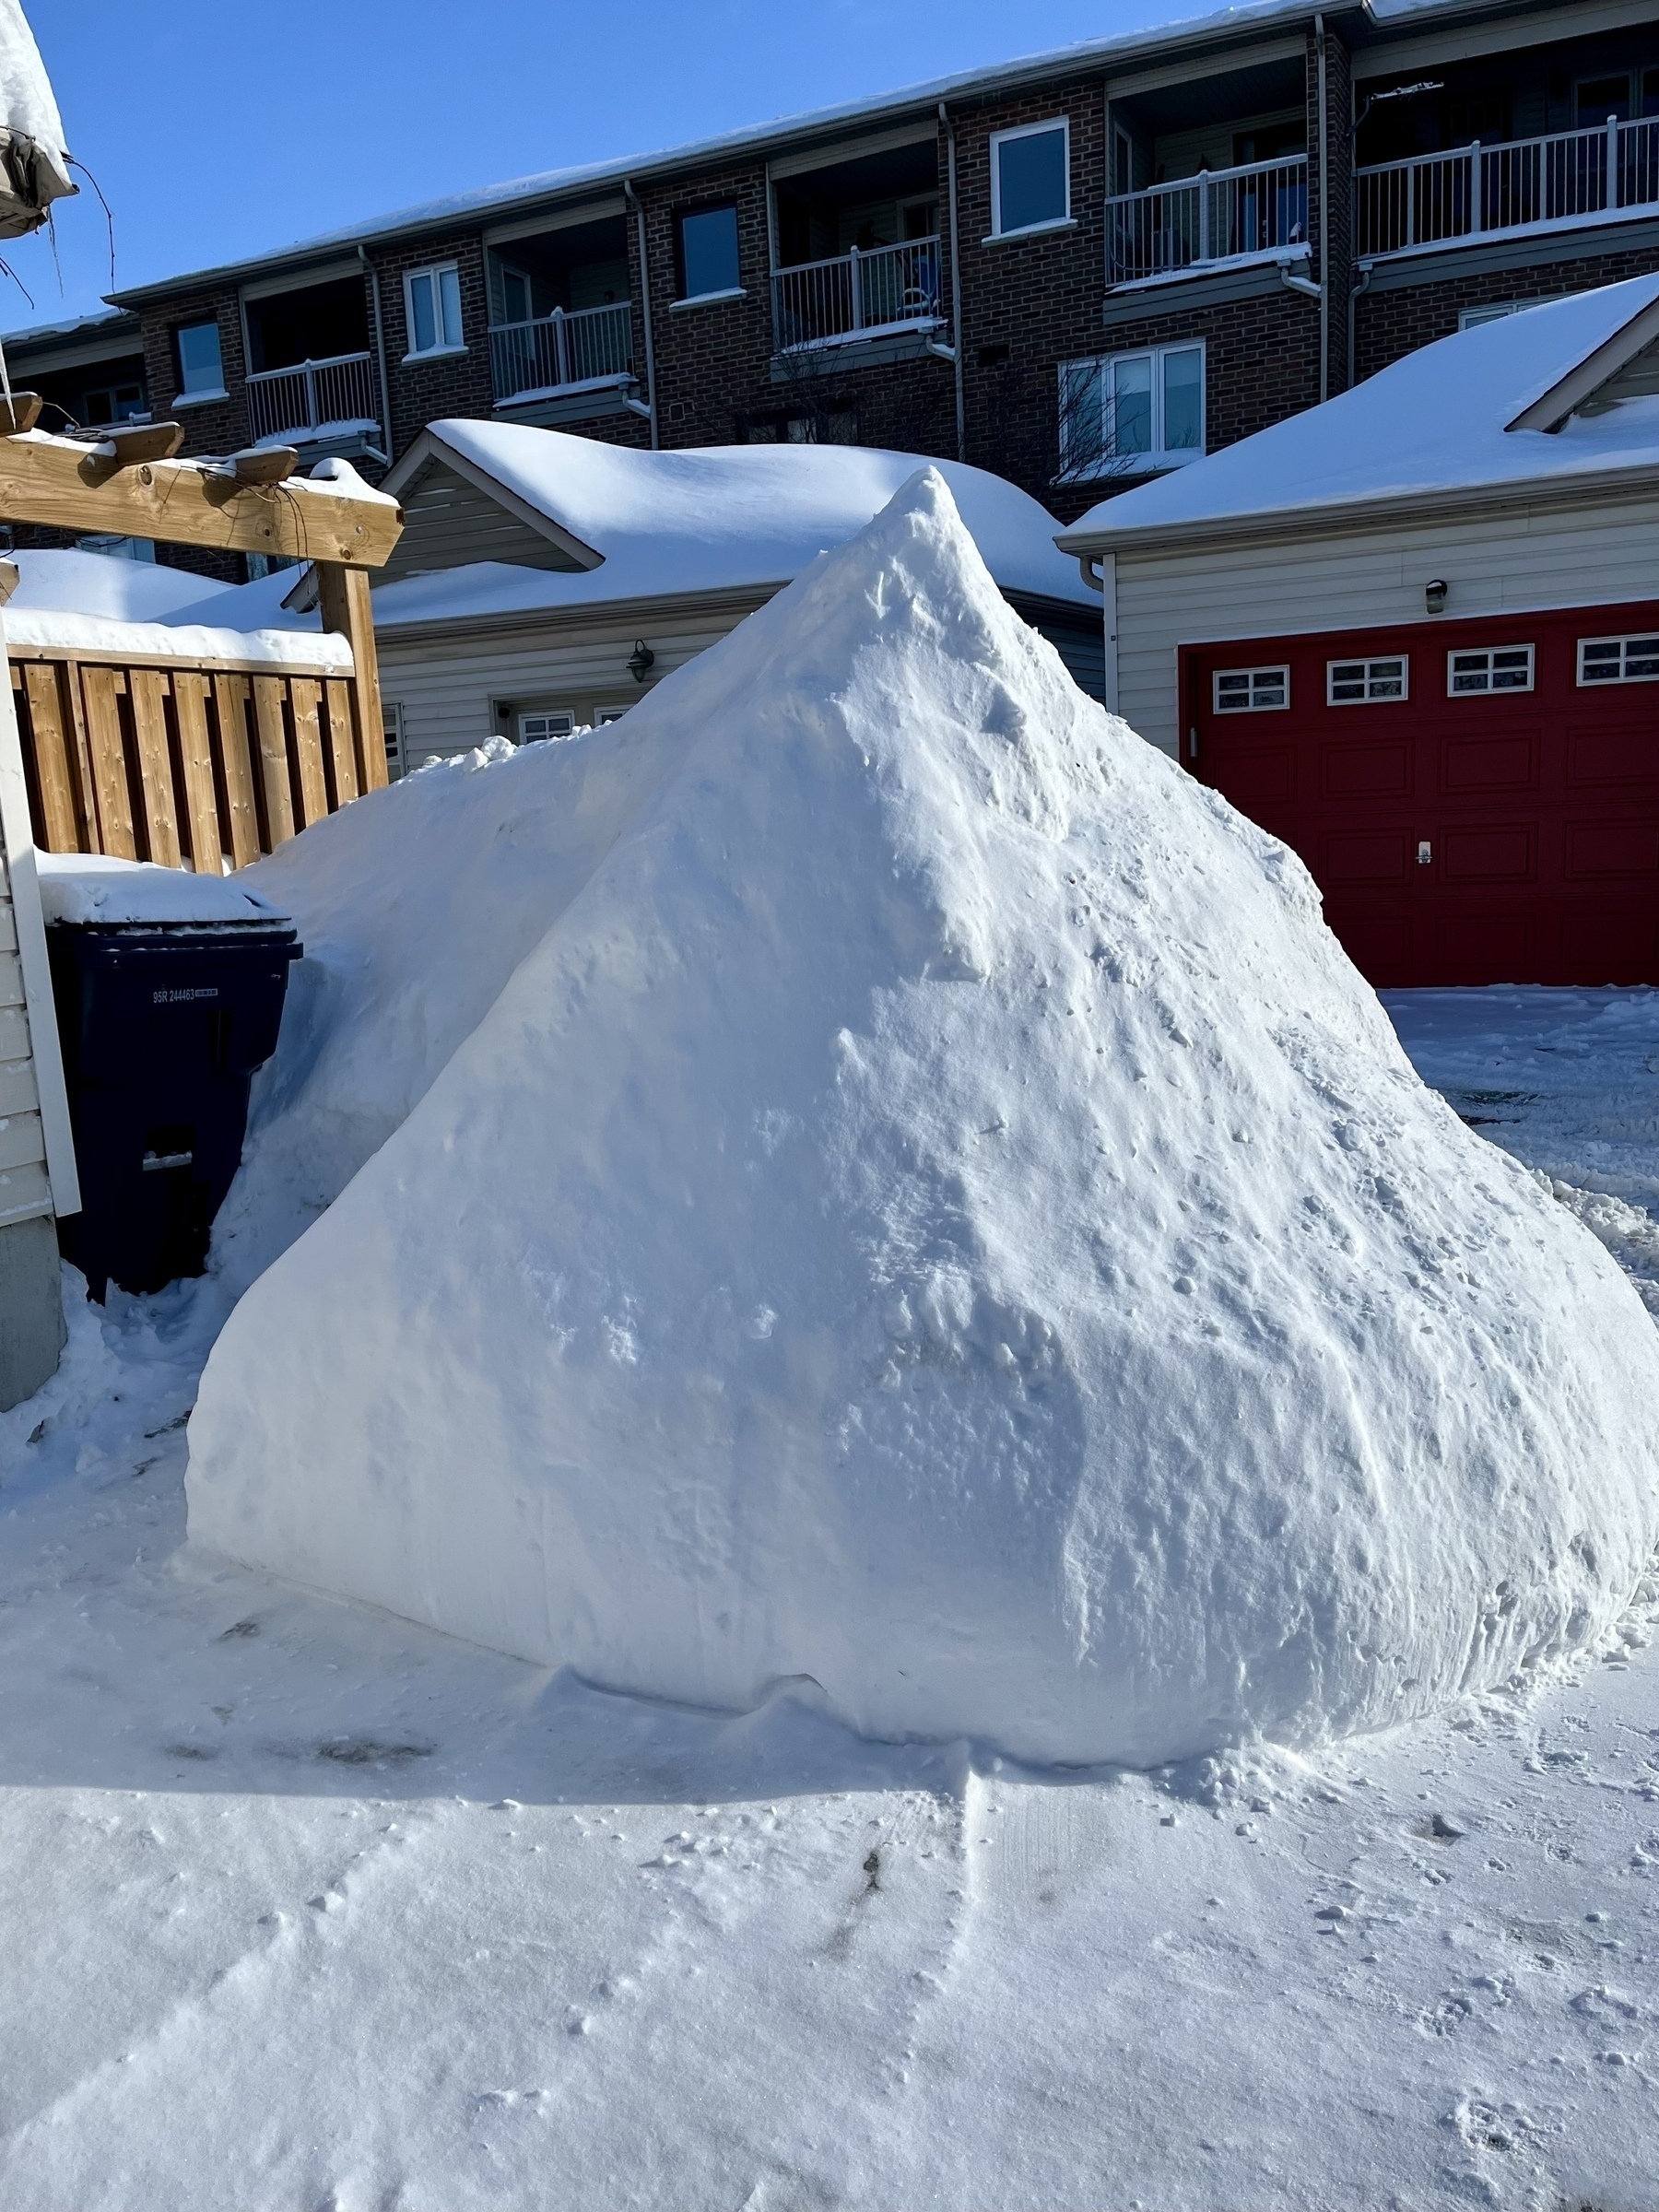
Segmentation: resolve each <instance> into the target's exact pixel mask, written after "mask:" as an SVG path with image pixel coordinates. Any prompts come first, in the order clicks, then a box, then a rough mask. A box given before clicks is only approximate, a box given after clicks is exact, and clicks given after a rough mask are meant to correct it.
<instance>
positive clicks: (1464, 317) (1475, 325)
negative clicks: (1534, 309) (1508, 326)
mask: <svg viewBox="0 0 1659 2212" xmlns="http://www.w3.org/2000/svg"><path fill="white" fill-rule="evenodd" d="M1533 305H1535V302H1534V301H1533V300H1505V301H1504V302H1503V305H1502V306H1501V307H1465V309H1464V310H1463V311H1462V312H1461V313H1460V314H1459V316H1458V318H1457V327H1458V329H1459V330H1478V329H1479V328H1480V325H1481V324H1483V323H1501V322H1502V320H1503V318H1504V317H1505V315H1514V314H1519V313H1520V312H1521V310H1522V308H1523V307H1531V306H1533Z"/></svg>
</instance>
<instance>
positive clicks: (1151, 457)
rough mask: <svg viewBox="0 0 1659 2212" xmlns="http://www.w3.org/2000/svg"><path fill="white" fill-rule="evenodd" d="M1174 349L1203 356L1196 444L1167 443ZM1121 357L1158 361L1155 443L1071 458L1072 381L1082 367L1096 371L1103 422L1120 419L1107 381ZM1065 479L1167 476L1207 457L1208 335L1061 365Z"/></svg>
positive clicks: (1079, 481)
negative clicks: (1167, 372) (1168, 365)
mask: <svg viewBox="0 0 1659 2212" xmlns="http://www.w3.org/2000/svg"><path fill="white" fill-rule="evenodd" d="M1172 353H1195V354H1196V355H1197V356H1198V442H1197V444H1196V445H1177V446H1167V445H1166V444H1165V443H1164V376H1163V365H1164V362H1165V360H1166V359H1168V358H1169V356H1170V355H1171V354H1172ZM1120 361H1150V362H1151V364H1152V444H1151V447H1150V449H1149V450H1148V451H1147V452H1146V453H1108V452H1102V453H1100V455H1099V456H1098V457H1097V458H1095V459H1094V460H1093V461H1092V462H1089V461H1083V460H1079V461H1077V462H1076V463H1074V462H1073V461H1071V460H1070V459H1069V458H1068V456H1067V454H1066V451H1065V446H1066V436H1067V430H1068V428H1069V424H1068V418H1067V404H1066V395H1067V390H1068V384H1069V380H1070V379H1071V378H1072V377H1073V376H1074V375H1075V374H1076V373H1077V371H1079V370H1084V369H1092V370H1093V371H1095V372H1096V373H1097V374H1098V375H1099V377H1100V380H1101V389H1100V421H1101V424H1102V426H1104V425H1106V424H1107V423H1108V422H1110V421H1112V420H1113V419H1114V418H1115V409H1114V408H1113V406H1112V397H1111V394H1110V393H1109V391H1108V389H1107V385H1106V380H1107V376H1108V372H1109V371H1112V370H1114V369H1116V367H1117V366H1118V364H1119V362H1120ZM1059 375H1060V400H1059V406H1060V480H1061V482H1063V483H1066V484H1083V483H1087V482H1088V480H1089V479H1090V478H1091V477H1127V476H1154V475H1161V474H1162V473H1163V472H1164V471H1166V470H1168V469H1171V468H1184V467H1185V466H1186V465H1187V464H1188V463H1189V462H1191V461H1202V460H1203V459H1204V456H1205V454H1206V452H1207V451H1208V450H1209V349H1208V347H1207V346H1206V343H1205V341H1204V339H1202V338H1178V339H1174V340H1172V341H1171V343H1170V344H1169V345H1167V346H1137V347H1133V348H1132V349H1131V350H1130V351H1128V352H1126V353H1101V354H1095V355H1092V356H1088V357H1086V358H1085V359H1082V360H1080V361H1062V362H1061V364H1060V371H1059Z"/></svg>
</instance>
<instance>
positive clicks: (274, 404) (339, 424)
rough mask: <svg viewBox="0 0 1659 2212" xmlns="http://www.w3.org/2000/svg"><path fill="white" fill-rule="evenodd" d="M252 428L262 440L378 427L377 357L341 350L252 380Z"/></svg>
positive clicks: (264, 371) (256, 438) (258, 373)
mask: <svg viewBox="0 0 1659 2212" xmlns="http://www.w3.org/2000/svg"><path fill="white" fill-rule="evenodd" d="M248 427H249V429H251V430H252V432H253V438H254V441H255V442H257V441H259V440H261V439H266V438H268V439H281V438H314V437H316V436H317V435H318V434H319V432H324V431H328V430H343V429H362V430H378V429H380V428H381V421H380V403H379V400H378V398H377V396H376V394H375V376H374V356H373V355H372V354H371V353H336V354H333V355H331V356H330V358H329V359H327V360H325V361H300V363H299V364H298V365H297V366H296V367H294V368H292V369H261V370H258V371H255V372H254V374H253V375H252V376H250V377H249V379H248Z"/></svg>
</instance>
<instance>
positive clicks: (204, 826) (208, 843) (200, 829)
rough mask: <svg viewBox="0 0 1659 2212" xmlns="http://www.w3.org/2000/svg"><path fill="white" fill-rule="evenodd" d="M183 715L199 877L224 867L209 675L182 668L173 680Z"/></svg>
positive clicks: (182, 751)
mask: <svg viewBox="0 0 1659 2212" xmlns="http://www.w3.org/2000/svg"><path fill="white" fill-rule="evenodd" d="M172 687H173V707H174V710H175V712H177V714H178V717H179V755H180V759H181V760H182V765H183V769H184V807H185V812H186V814H187V816H188V817H189V821H190V857H191V862H192V864H193V865H194V868H195V872H196V874H197V875H198V876H218V874H219V873H220V872H221V870H222V867H223V860H222V850H223V848H222V844H221V841H220V837H219V819H218V798H217V797H216V796H215V794H214V789H213V745H212V741H211V739H210V738H209V737H208V735H207V678H206V677H205V676H201V675H198V674H196V673H194V671H192V670H190V669H187V668H181V669H180V670H179V671H178V673H177V675H175V676H174V677H173V679H172Z"/></svg>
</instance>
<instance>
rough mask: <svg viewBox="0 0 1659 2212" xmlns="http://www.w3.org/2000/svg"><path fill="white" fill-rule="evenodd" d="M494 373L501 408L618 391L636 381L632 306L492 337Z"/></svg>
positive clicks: (564, 316) (577, 313)
mask: <svg viewBox="0 0 1659 2212" xmlns="http://www.w3.org/2000/svg"><path fill="white" fill-rule="evenodd" d="M489 369H490V374H491V376H492V377H493V378H494V380H495V398H496V405H497V406H498V407H501V406H510V405H513V404H528V403H531V402H534V401H537V400H559V399H564V398H567V397H576V396H579V395H580V394H582V393H584V392H596V391H601V390H604V389H606V388H611V387H618V386H620V385H622V384H624V383H627V382H630V381H631V379H632V376H633V306H632V302H631V301H629V300H614V301H611V302H609V303H607V304H606V306H604V307H583V308H578V309H575V310H574V311H572V312H569V313H567V312H566V311H565V310H564V309H563V308H561V307H556V308H555V309H554V310H553V312H552V313H551V314H548V315H535V316H532V317H530V318H528V319H527V320H526V321H524V322H522V323H501V324H497V325H496V326H495V327H494V328H493V329H492V330H491V331H490V334H489Z"/></svg>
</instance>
